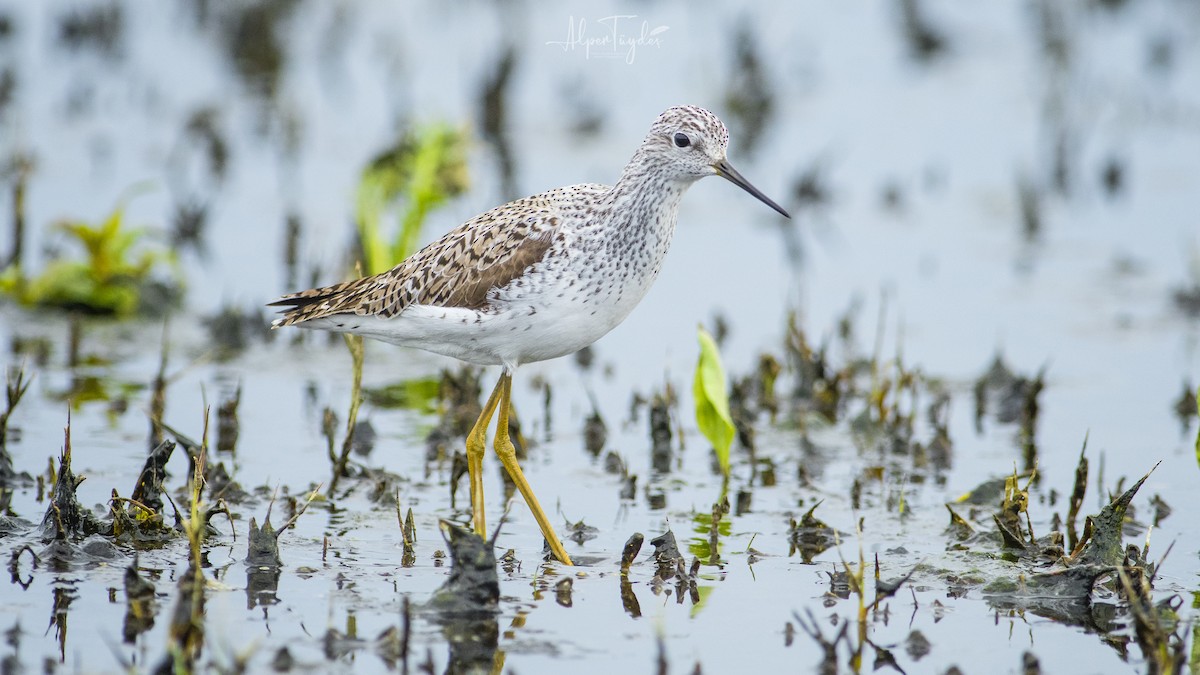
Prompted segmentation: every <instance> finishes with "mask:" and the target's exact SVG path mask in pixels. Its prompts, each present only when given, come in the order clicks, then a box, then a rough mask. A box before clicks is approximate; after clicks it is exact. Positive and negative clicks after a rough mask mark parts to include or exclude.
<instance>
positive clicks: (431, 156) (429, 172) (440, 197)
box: [356, 124, 468, 274]
mask: <svg viewBox="0 0 1200 675" xmlns="http://www.w3.org/2000/svg"><path fill="white" fill-rule="evenodd" d="M467 186H468V176H467V133H466V131H465V130H463V129H460V128H455V127H452V126H450V125H448V124H433V125H429V126H424V127H417V128H415V129H413V130H411V131H409V132H408V133H406V134H405V135H404V136H403V137H402V138H401V139H400V141H399V142H398V143H396V145H394V146H392V147H391V148H388V149H387V150H385V151H383V152H382V153H380V154H379V155H378V156H376V157H375V158H374V159H373V160H371V162H370V163H369V164H368V165H367V167H366V168H365V169H363V173H362V177H361V178H360V180H359V183H358V198H357V204H356V216H357V218H356V220H357V222H358V234H359V239H360V241H361V242H362V251H363V264H364V266H365V268H366V273H367V274H378V273H380V272H384V271H386V270H388V269H390V268H392V267H394V266H395V265H396V264H398V263H399V262H400V261H402V260H404V259H405V258H406V257H408V256H409V255H410V254H412V253H413V252H414V251H415V250H416V248H417V242H418V240H419V237H420V234H421V226H422V224H423V223H424V222H425V217H426V216H427V215H428V214H429V212H430V211H432V210H434V209H436V208H438V207H440V206H442V205H444V204H445V203H446V202H447V201H449V200H450V199H451V198H453V197H456V196H458V195H460V194H462V193H463V192H464V191H466V189H467ZM401 202H402V203H403V209H402V210H401V211H400V212H399V221H400V229H399V230H398V231H397V232H396V235H395V237H394V238H393V239H392V240H391V242H390V243H389V242H388V241H387V238H386V237H385V236H384V233H383V225H382V221H383V217H384V214H385V212H387V211H388V210H389V209H391V208H393V207H394V206H396V205H397V204H398V203H401Z"/></svg>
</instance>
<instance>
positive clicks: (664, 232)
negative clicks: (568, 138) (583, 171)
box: [272, 106, 729, 368]
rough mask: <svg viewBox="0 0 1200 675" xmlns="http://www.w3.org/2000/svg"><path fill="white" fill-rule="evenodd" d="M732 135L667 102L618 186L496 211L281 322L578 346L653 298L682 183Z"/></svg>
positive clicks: (465, 340)
mask: <svg viewBox="0 0 1200 675" xmlns="http://www.w3.org/2000/svg"><path fill="white" fill-rule="evenodd" d="M728 141H729V134H728V132H727V131H726V129H725V125H724V124H722V123H721V121H720V120H719V119H717V117H716V116H715V115H713V114H712V113H710V112H708V111H707V110H704V109H702V108H697V107H694V106H680V107H675V108H670V109H669V110H667V111H666V112H664V113H663V114H662V115H660V116H659V117H658V119H657V120H655V122H654V124H653V125H652V126H651V128H650V132H649V133H648V134H647V135H646V138H645V140H643V142H642V144H641V146H640V147H639V148H638V149H637V151H636V152H635V153H634V155H633V158H632V159H631V160H630V162H629V164H628V165H627V166H626V167H625V170H624V171H623V172H622V174H621V177H620V179H619V180H618V181H617V183H616V185H614V186H612V187H608V186H605V185H596V184H582V185H572V186H569V187H563V188H557V189H554V190H549V191H547V192H543V193H541V194H538V195H534V196H532V197H526V198H524V199H518V200H516V201H513V202H509V203H507V204H504V205H502V206H498V207H496V208H494V209H492V210H490V211H487V212H485V213H483V214H480V215H479V216H476V217H475V218H472V219H471V220H469V221H467V222H466V223H464V224H463V225H461V226H459V227H458V228H456V229H454V230H453V231H451V232H449V233H447V234H446V235H445V236H444V237H442V238H441V239H439V240H437V241H435V242H433V243H431V244H430V245H428V246H426V247H425V248H424V249H422V250H421V251H419V252H417V253H416V254H414V255H413V256H411V257H410V258H408V259H407V260H405V261H404V262H402V263H400V264H399V265H397V266H396V267H394V268H392V269H391V270H388V271H387V272H384V273H382V274H378V275H375V276H372V277H366V278H363V279H357V280H354V281H349V282H346V283H342V284H337V285H334V286H327V287H324V288H316V289H312V290H308V291H303V292H301V293H296V294H293V295H288V296H285V297H283V298H280V299H279V300H277V301H275V302H274V303H272V304H273V305H278V306H283V307H286V309H285V310H284V315H283V317H281V318H279V319H277V320H276V321H275V322H274V324H273V326H274V327H280V326H292V325H298V326H301V327H305V328H320V329H325V330H333V331H340V332H351V333H360V334H363V335H365V336H367V337H372V338H376V339H380V340H384V341H387V342H393V343H396V344H401V345H409V346H414V347H419V348H422V349H426V350H429V351H433V352H437V353H441V354H446V355H450V356H455V357H457V358H460V359H463V360H466V361H470V362H473V363H479V364H504V365H506V366H509V367H510V368H515V367H517V366H518V365H520V364H521V363H528V362H531V361H540V360H544V359H549V358H554V357H557V356H562V355H564V354H569V353H571V352H574V351H576V350H578V349H581V348H583V347H585V346H587V345H588V344H591V343H592V342H594V341H595V340H597V339H598V338H600V337H601V336H602V335H604V334H605V333H607V332H608V331H609V330H611V329H612V328H613V327H615V326H616V325H617V324H619V323H620V322H621V321H622V320H623V319H624V318H625V317H626V316H627V315H628V314H629V312H630V311H631V310H632V309H633V307H634V306H635V305H637V303H638V302H639V301H640V300H641V299H642V297H643V296H644V295H645V294H646V291H647V290H648V289H649V288H650V285H651V284H652V283H653V281H654V279H655V278H656V277H657V276H658V272H659V270H660V269H661V267H662V261H663V258H664V256H666V253H667V249H668V248H669V247H670V244H671V237H672V235H673V234H674V231H675V223H676V219H677V215H678V209H679V202H680V199H681V198H682V197H683V193H684V191H685V190H686V189H687V188H688V187H689V186H690V185H691V184H692V183H694V182H695V181H696V180H698V179H700V178H703V177H705V176H711V175H716V173H717V171H716V169H715V168H714V166H715V165H716V164H717V163H718V162H722V161H723V160H724V159H725V149H726V145H727V144H728Z"/></svg>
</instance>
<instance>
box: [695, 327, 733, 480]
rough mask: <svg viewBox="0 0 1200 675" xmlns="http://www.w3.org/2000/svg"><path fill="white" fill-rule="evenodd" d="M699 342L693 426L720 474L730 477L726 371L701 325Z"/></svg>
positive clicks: (731, 430)
mask: <svg viewBox="0 0 1200 675" xmlns="http://www.w3.org/2000/svg"><path fill="white" fill-rule="evenodd" d="M697 337H698V338H699V340H700V358H699V360H698V361H697V362H696V379H695V380H694V382H693V384H692V397H693V398H695V399H696V425H697V426H699V427H700V433H702V434H704V437H705V438H707V439H708V442H709V443H712V446H713V450H714V451H716V453H717V461H719V462H720V463H721V472H722V473H723V474H724V475H725V477H726V478H728V477H729V448H730V446H732V445H733V436H734V432H735V429H734V426H733V418H732V416H730V414H729V394H728V393H727V392H726V390H725V369H724V368H723V367H722V366H721V354H720V352H719V351H718V350H717V343H716V342H715V341H714V340H713V338H712V336H711V335H709V334H708V331H706V330H704V327H703V326H701V327H700V328H698V329H697Z"/></svg>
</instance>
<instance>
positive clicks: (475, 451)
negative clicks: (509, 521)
mask: <svg viewBox="0 0 1200 675" xmlns="http://www.w3.org/2000/svg"><path fill="white" fill-rule="evenodd" d="M499 401H500V383H499V382H497V383H496V387H495V388H494V389H492V395H491V396H488V400H487V403H485V404H484V405H483V411H482V412H480V413H479V419H477V420H475V426H473V427H471V433H469V434H467V477H468V479H469V480H470V483H471V518H472V522H473V524H474V526H475V534H478V535H479V536H480V537H483V538H484V539H485V540H486V539H487V521H486V519H485V514H484V507H483V453H484V451H485V450H487V429H488V425H489V424H491V423H492V415H493V414H495V412H496V404H497V403H499Z"/></svg>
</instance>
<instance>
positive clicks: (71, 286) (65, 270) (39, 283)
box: [0, 201, 181, 316]
mask: <svg viewBox="0 0 1200 675" xmlns="http://www.w3.org/2000/svg"><path fill="white" fill-rule="evenodd" d="M53 227H54V229H55V230H57V231H59V232H61V233H62V234H64V235H65V236H66V238H67V240H68V242H70V243H72V244H74V245H76V246H77V247H78V248H82V249H83V259H78V258H73V257H72V258H67V257H62V258H58V259H55V260H53V261H51V262H50V263H49V264H48V265H47V266H46V269H45V270H44V271H43V272H42V273H41V274H40V275H38V276H36V277H32V278H27V277H26V276H25V275H24V272H23V271H22V269H21V265H20V264H19V263H14V264H12V265H10V266H9V267H8V268H7V269H5V270H3V271H2V272H0V293H3V294H5V295H8V296H10V297H13V298H16V299H17V301H19V302H21V303H22V304H25V305H32V306H37V307H59V308H64V309H75V310H82V311H85V312H89V313H94V314H111V315H116V316H130V315H132V314H135V313H137V312H139V311H142V310H144V309H147V308H148V306H147V305H148V303H147V302H146V300H147V298H148V296H149V293H148V292H149V291H150V290H151V289H152V288H154V289H158V290H165V291H166V293H162V294H158V297H159V298H162V297H164V296H165V297H169V296H171V295H178V292H177V291H178V288H179V286H180V285H181V282H180V280H179V278H178V275H177V273H176V271H175V269H174V268H175V259H174V256H173V255H172V254H171V253H170V251H168V250H166V249H162V248H152V247H148V246H146V245H145V241H146V239H147V237H148V235H149V230H147V229H145V228H136V227H130V226H129V225H128V224H127V223H126V220H125V204H124V202H123V201H122V202H121V203H118V204H117V207H116V208H115V209H113V211H112V213H110V214H109V215H108V217H107V218H105V219H104V220H103V221H101V222H99V223H97V224H94V225H93V224H91V223H87V222H83V221H77V220H68V221H62V222H59V223H57V224H55V225H54V226H53ZM164 267H166V268H169V269H170V270H171V272H170V274H169V279H170V280H169V281H163V277H164V276H166V275H163V274H162V273H161V272H160V271H161V270H162V269H163V268H164Z"/></svg>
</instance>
